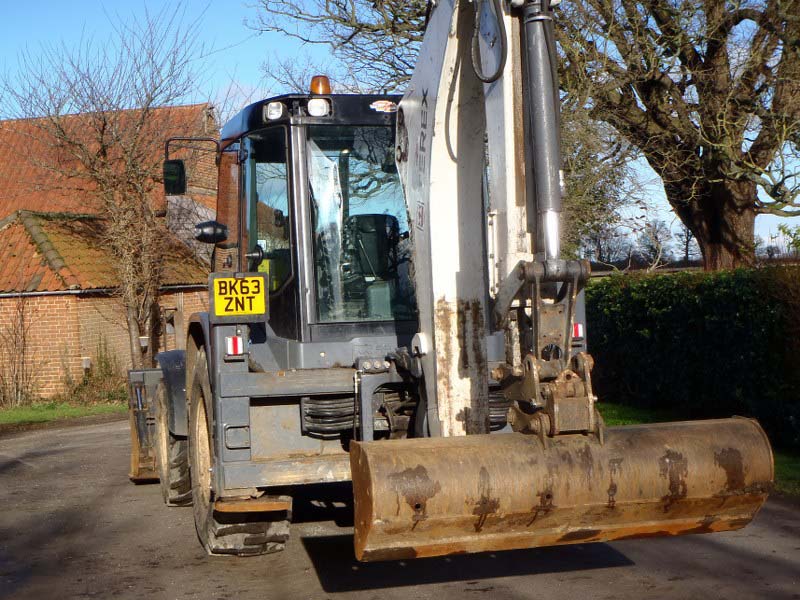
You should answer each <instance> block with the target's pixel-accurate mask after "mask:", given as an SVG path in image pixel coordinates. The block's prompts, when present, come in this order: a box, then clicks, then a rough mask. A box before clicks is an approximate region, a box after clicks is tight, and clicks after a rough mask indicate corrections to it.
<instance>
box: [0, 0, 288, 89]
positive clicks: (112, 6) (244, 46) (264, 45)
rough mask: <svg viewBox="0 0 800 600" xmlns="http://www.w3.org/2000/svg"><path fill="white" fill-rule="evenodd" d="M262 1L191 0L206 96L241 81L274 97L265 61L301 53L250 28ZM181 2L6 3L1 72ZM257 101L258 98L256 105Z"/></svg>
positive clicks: (187, 5) (187, 6)
mask: <svg viewBox="0 0 800 600" xmlns="http://www.w3.org/2000/svg"><path fill="white" fill-rule="evenodd" d="M255 4H257V0H248V1H247V2H240V1H237V0H228V1H223V0H215V1H209V0H187V1H185V2H183V3H181V5H182V7H183V8H184V10H185V17H184V18H183V21H184V23H185V24H189V23H191V22H194V21H197V23H198V34H199V36H200V39H201V41H202V42H203V44H204V45H205V46H206V47H207V48H208V49H209V52H208V53H207V55H206V56H204V57H203V58H202V59H201V60H202V67H203V71H204V74H205V76H206V78H207V82H206V84H205V85H204V86H203V87H204V88H205V89H204V90H203V91H202V92H201V93H202V94H203V95H205V96H206V98H202V99H214V98H216V97H218V95H219V94H220V93H222V92H223V90H225V89H226V88H227V87H228V86H229V85H230V83H231V82H235V83H236V84H237V85H239V86H241V87H242V88H243V89H245V90H248V91H253V90H255V91H258V92H261V93H269V92H270V91H274V92H276V93H277V92H279V91H280V90H270V89H269V85H268V84H267V82H265V81H264V77H263V73H262V70H261V65H262V64H263V62H264V60H265V59H267V58H269V57H271V56H275V55H276V54H277V52H278V51H280V52H281V53H290V52H291V53H298V52H299V46H298V44H297V43H296V42H294V41H292V40H287V39H285V38H282V37H281V36H279V35H277V34H263V35H258V34H257V33H255V32H253V31H252V30H250V29H248V28H247V27H246V26H245V25H244V21H245V19H250V20H255V19H256V18H257V14H258V11H257V9H256V8H254V6H253V5H255ZM175 6H177V3H175V2H165V1H153V0H150V1H148V2H142V1H136V0H134V1H133V2H115V1H111V0H70V1H64V0H59V1H55V0H39V1H37V2H36V3H35V10H34V11H32V10H31V5H29V4H26V3H18V2H13V3H12V2H10V1H9V0H6V1H5V2H3V7H2V25H0V70H2V71H3V72H7V71H9V70H10V71H13V70H14V69H15V68H16V63H17V55H18V53H19V51H20V50H21V49H23V48H25V47H26V46H27V47H28V48H29V49H30V50H31V51H35V50H36V49H37V48H39V47H40V46H41V44H47V43H51V42H59V41H62V40H63V41H64V42H66V43H67V44H68V45H71V44H74V43H77V42H78V41H79V40H80V39H81V36H84V37H90V38H95V39H97V40H103V39H105V38H107V37H108V36H109V35H110V34H111V22H112V21H116V20H118V17H119V18H122V19H125V18H128V17H129V16H130V15H141V14H143V13H144V11H145V7H146V8H147V10H149V11H150V13H151V14H152V13H158V12H160V11H162V10H164V9H165V8H166V10H167V11H171V10H174V7H175ZM255 99H257V98H254V100H255Z"/></svg>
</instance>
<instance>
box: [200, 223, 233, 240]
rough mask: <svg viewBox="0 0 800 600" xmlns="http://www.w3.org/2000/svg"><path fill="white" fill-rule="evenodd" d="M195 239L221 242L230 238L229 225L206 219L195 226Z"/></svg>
mask: <svg viewBox="0 0 800 600" xmlns="http://www.w3.org/2000/svg"><path fill="white" fill-rule="evenodd" d="M194 239H196V240H197V241H198V242H203V243H205V244H219V243H220V242H224V241H225V240H227V239H228V226H227V225H223V224H222V223H217V222H216V221H206V222H204V223H198V224H197V225H195V226H194Z"/></svg>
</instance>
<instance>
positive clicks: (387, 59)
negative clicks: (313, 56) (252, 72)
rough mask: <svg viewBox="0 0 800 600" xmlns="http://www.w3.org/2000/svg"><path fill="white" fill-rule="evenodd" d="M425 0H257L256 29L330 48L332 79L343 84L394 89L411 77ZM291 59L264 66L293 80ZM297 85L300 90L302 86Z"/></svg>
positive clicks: (293, 64)
mask: <svg viewBox="0 0 800 600" xmlns="http://www.w3.org/2000/svg"><path fill="white" fill-rule="evenodd" d="M428 4H429V3H428V1H427V0H411V1H406V0H380V1H379V2H374V1H372V0H301V1H299V2H294V1H291V0H260V2H259V4H258V6H259V7H260V9H261V10H260V11H259V13H258V16H257V18H256V19H255V20H254V21H252V22H250V23H248V25H250V27H252V28H254V29H257V30H259V31H274V32H279V33H283V34H286V35H290V36H291V37H293V38H295V39H298V40H300V41H301V42H303V43H305V44H311V45H323V46H328V47H330V48H331V49H332V50H333V52H334V54H335V55H336V57H337V58H338V59H339V63H338V65H337V66H338V69H337V73H336V75H337V78H338V79H339V81H341V82H342V83H343V84H345V85H346V86H347V87H349V88H356V89H363V90H384V89H385V90H389V91H398V90H402V89H403V88H404V87H405V84H406V82H407V81H408V80H409V79H410V78H411V73H412V72H413V70H414V65H415V64H416V62H417V54H418V52H419V46H420V44H421V42H422V37H423V34H424V31H425V21H426V16H427V13H428ZM297 67H298V65H297V62H296V61H294V60H292V61H289V62H284V61H278V62H277V63H273V64H272V65H268V68H270V70H271V73H270V74H274V75H277V77H278V80H279V81H281V80H283V81H285V82H292V81H294V82H295V83H297V77H295V75H294V74H295V73H297ZM302 89H305V86H303V88H302Z"/></svg>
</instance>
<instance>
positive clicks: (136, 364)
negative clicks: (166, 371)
mask: <svg viewBox="0 0 800 600" xmlns="http://www.w3.org/2000/svg"><path fill="white" fill-rule="evenodd" d="M126 315H127V321H128V338H129V341H130V344H131V367H132V368H134V369H141V368H142V364H143V362H142V358H143V357H142V346H141V344H140V343H139V335H140V333H139V322H138V320H137V319H136V312H135V311H134V310H133V308H131V307H126Z"/></svg>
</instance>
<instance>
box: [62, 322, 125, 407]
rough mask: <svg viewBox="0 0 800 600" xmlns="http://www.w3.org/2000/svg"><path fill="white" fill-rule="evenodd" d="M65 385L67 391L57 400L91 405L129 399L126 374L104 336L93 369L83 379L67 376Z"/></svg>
mask: <svg viewBox="0 0 800 600" xmlns="http://www.w3.org/2000/svg"><path fill="white" fill-rule="evenodd" d="M65 387H66V391H65V392H64V393H63V394H61V395H60V396H58V397H57V398H56V399H55V400H56V401H59V402H68V403H70V404H80V405H91V404H98V403H103V404H105V403H120V402H127V399H128V388H127V380H126V378H125V374H124V373H123V372H122V369H120V367H119V364H118V363H117V360H116V357H115V356H114V355H113V354H111V352H110V351H109V349H108V345H107V344H106V341H105V339H104V338H103V339H101V340H100V343H99V344H98V345H97V353H96V357H95V361H94V366H93V367H92V369H91V370H90V371H89V372H88V373H86V374H85V375H84V376H83V379H82V380H81V381H75V380H74V379H73V378H72V377H69V376H67V379H66V380H65Z"/></svg>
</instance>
